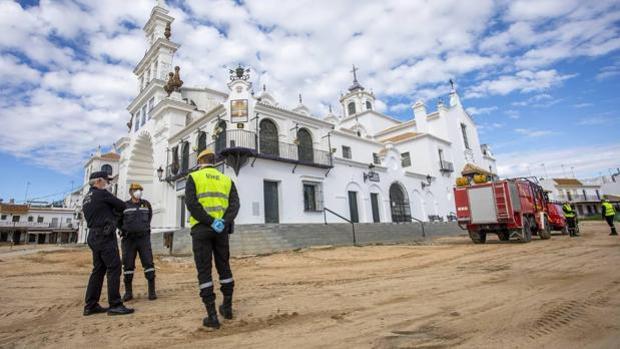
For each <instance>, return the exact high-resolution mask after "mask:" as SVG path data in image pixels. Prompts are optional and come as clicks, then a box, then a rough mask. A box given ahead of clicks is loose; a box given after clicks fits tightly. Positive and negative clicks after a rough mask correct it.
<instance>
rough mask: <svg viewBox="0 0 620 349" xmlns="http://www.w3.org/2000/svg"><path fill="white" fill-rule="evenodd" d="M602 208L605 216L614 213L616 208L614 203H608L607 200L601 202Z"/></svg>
mask: <svg viewBox="0 0 620 349" xmlns="http://www.w3.org/2000/svg"><path fill="white" fill-rule="evenodd" d="M603 208H605V217H609V216H615V215H616V209H615V208H614V205H612V204H610V203H609V202H603Z"/></svg>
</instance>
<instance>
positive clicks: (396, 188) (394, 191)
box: [390, 183, 411, 223]
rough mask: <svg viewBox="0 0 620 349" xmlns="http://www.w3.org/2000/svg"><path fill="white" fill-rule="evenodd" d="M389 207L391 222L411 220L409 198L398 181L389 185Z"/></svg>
mask: <svg viewBox="0 0 620 349" xmlns="http://www.w3.org/2000/svg"><path fill="white" fill-rule="evenodd" d="M390 208H391V211H392V222H394V223H398V222H411V208H410V207H409V198H408V197H407V193H406V192H405V191H404V190H403V188H402V187H401V186H400V184H398V183H392V185H391V186H390Z"/></svg>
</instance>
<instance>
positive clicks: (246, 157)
mask: <svg viewBox="0 0 620 349" xmlns="http://www.w3.org/2000/svg"><path fill="white" fill-rule="evenodd" d="M173 20H174V18H173V17H171V16H170V15H169V14H168V11H167V10H166V9H165V8H163V7H162V6H160V5H158V6H155V7H154V8H153V10H152V12H151V16H150V18H149V20H148V21H147V23H146V25H145V26H144V32H145V34H146V38H147V40H148V43H149V45H150V47H149V49H148V51H147V52H146V53H145V55H144V57H143V58H142V60H141V61H140V62H139V63H138V64H137V66H136V68H135V69H134V73H135V75H136V77H137V79H138V93H137V95H136V97H135V98H134V99H133V101H132V102H131V104H130V105H129V106H128V110H129V112H130V114H131V121H130V122H129V123H128V126H129V130H128V133H127V135H126V136H124V137H122V138H121V139H119V140H118V141H117V143H116V147H117V149H118V150H119V152H120V161H119V164H118V166H119V167H118V174H119V177H118V194H119V196H121V197H122V198H125V199H126V198H127V197H128V187H129V184H130V183H131V182H138V183H140V184H141V185H142V186H143V187H144V188H145V191H144V193H145V194H144V196H145V198H146V199H147V200H149V201H150V202H151V203H152V205H153V210H154V217H153V223H152V224H153V226H154V228H155V229H154V230H158V229H160V230H162V229H173V228H179V227H184V226H185V225H187V222H188V218H189V217H188V213H187V211H186V208H185V205H184V186H185V179H186V177H187V174H188V173H189V172H190V171H191V170H192V169H193V168H194V167H195V165H196V155H197V153H199V152H200V151H201V150H203V149H206V148H211V149H213V150H214V151H215V152H216V153H217V154H218V155H219V157H220V160H221V162H220V169H221V170H222V171H223V172H225V173H226V174H228V175H230V176H231V177H232V178H233V180H234V181H235V183H236V185H237V188H238V191H239V194H240V199H241V210H240V212H239V216H238V219H237V223H238V224H263V223H273V224H277V223H321V222H323V211H324V209H329V210H331V211H333V212H335V213H337V214H339V215H341V216H343V217H345V218H347V219H349V220H351V221H354V222H405V221H411V220H412V219H418V220H423V221H428V220H441V219H443V220H445V219H448V217H449V216H451V215H452V214H453V213H454V198H453V192H452V188H453V185H454V183H455V180H456V178H457V177H458V176H460V174H459V172H460V170H461V169H463V168H464V167H465V166H466V165H467V164H470V167H471V165H475V166H476V167H478V168H481V169H483V170H487V171H490V172H491V173H496V166H495V158H494V157H493V155H492V153H491V150H490V147H489V146H487V145H481V144H480V141H479V137H478V131H477V128H476V125H475V124H474V121H473V120H472V118H471V116H470V115H469V114H468V113H467V112H466V111H465V109H464V108H463V106H462V104H461V101H460V98H459V95H458V93H457V91H456V90H455V89H452V92H451V93H450V95H449V98H448V102H447V103H446V104H444V103H441V102H440V103H439V104H437V110H435V111H433V112H429V111H427V107H426V105H425V104H424V103H423V102H422V101H418V102H416V103H415V104H414V105H413V106H412V107H411V109H412V114H411V118H410V119H408V120H404V121H401V120H397V119H395V118H393V117H391V116H389V115H386V114H383V113H380V112H378V111H377V110H376V103H377V99H376V96H375V95H374V93H372V92H369V91H368V90H367V89H366V88H364V87H363V86H362V85H361V84H360V82H359V81H358V80H357V76H356V74H355V68H354V70H353V84H352V85H351V86H350V87H349V88H348V90H347V93H346V94H344V95H342V96H341V97H340V108H339V109H340V110H341V112H340V113H333V112H331V111H330V112H329V113H328V115H324V116H323V117H318V116H315V115H312V113H311V111H310V110H309V108H307V107H306V106H305V105H304V104H303V100H302V98H301V96H300V98H299V101H298V103H297V106H295V107H294V108H291V109H289V108H285V107H283V106H282V105H281V104H280V101H276V100H275V98H274V97H273V95H272V94H271V93H270V92H269V91H268V90H267V89H266V88H265V86H263V88H262V89H261V91H260V93H257V94H255V93H254V92H253V89H252V82H251V77H250V73H249V70H248V69H244V68H243V67H241V66H240V67H238V68H236V69H233V70H231V72H230V73H231V74H230V81H229V82H228V90H227V91H217V90H214V89H210V88H205V87H186V86H182V81H181V77H180V73H179V70H178V69H174V71H175V73H172V71H173V66H172V61H173V56H174V54H175V52H176V51H177V50H178V49H179V45H178V44H176V43H174V42H172V41H171V40H170V36H171V24H172V22H173ZM95 167H97V166H95ZM86 177H87V175H85V178H86ZM328 219H329V220H330V221H334V222H335V221H340V218H338V217H336V216H335V215H333V214H329V215H328Z"/></svg>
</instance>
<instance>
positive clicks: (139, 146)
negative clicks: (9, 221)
mask: <svg viewBox="0 0 620 349" xmlns="http://www.w3.org/2000/svg"><path fill="white" fill-rule="evenodd" d="M133 182H137V183H140V185H142V187H143V188H144V193H145V194H147V195H154V193H153V189H154V184H153V183H154V182H155V168H154V166H153V144H152V143H151V137H150V136H149V135H148V134H147V133H144V134H142V135H140V136H139V137H138V138H137V139H136V142H135V143H134V145H133V148H132V149H131V152H130V153H129V161H128V165H127V178H126V183H125V189H127V188H129V184H130V183H133ZM119 194H120V195H121V196H124V195H127V194H128V193H126V192H125V193H119Z"/></svg>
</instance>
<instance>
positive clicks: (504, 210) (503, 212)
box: [493, 182, 510, 219]
mask: <svg viewBox="0 0 620 349" xmlns="http://www.w3.org/2000/svg"><path fill="white" fill-rule="evenodd" d="M493 191H494V193H495V203H496V205H497V218H498V219H508V218H510V215H509V214H508V195H507V193H506V187H505V185H504V183H501V182H500V183H493Z"/></svg>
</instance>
